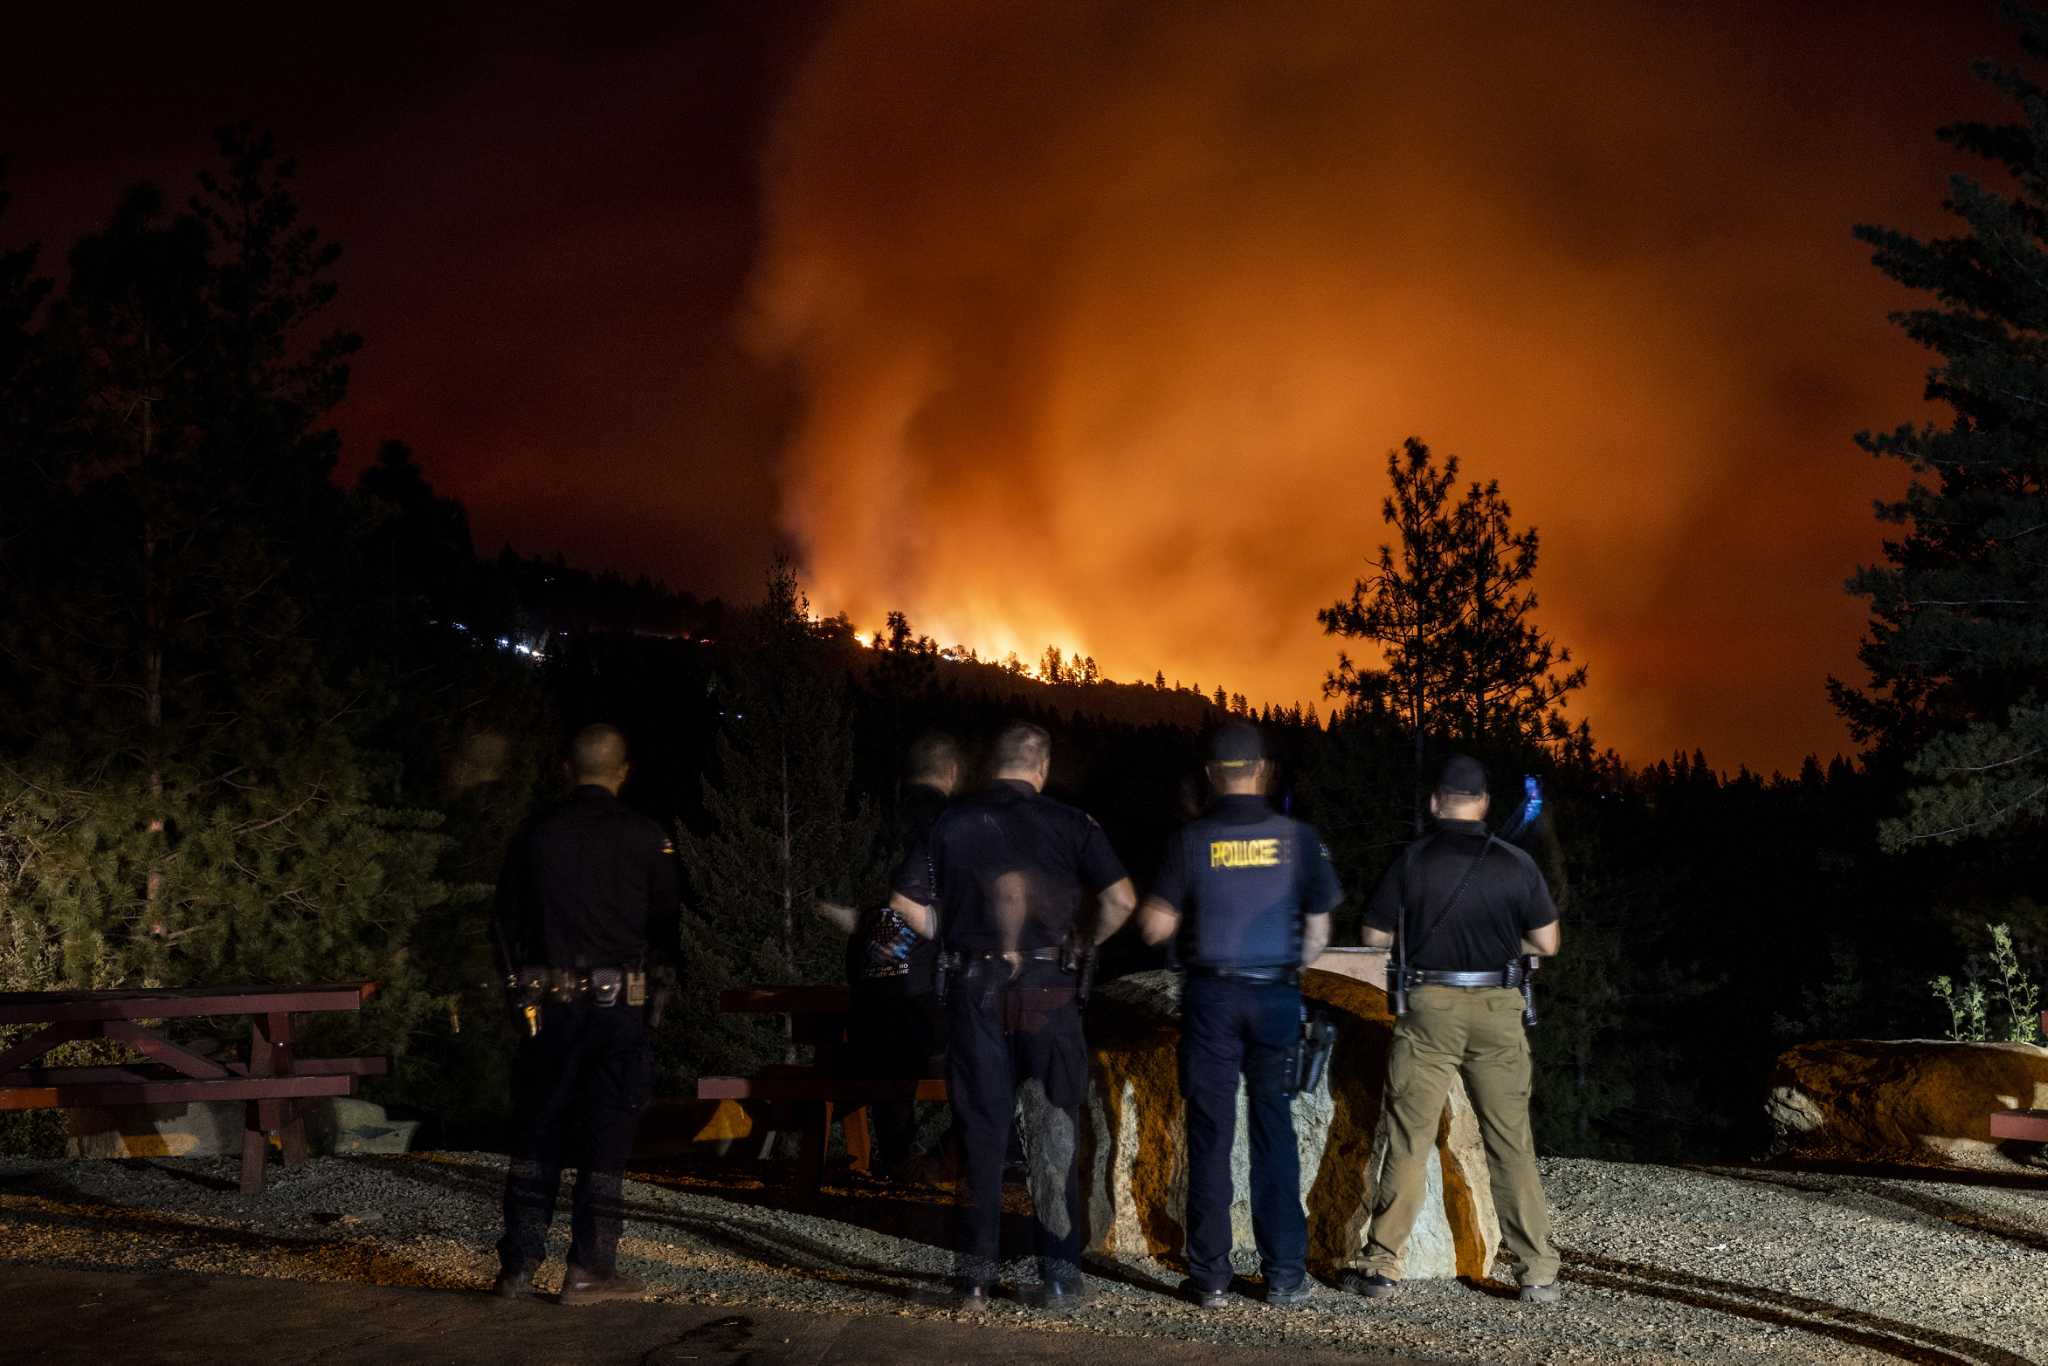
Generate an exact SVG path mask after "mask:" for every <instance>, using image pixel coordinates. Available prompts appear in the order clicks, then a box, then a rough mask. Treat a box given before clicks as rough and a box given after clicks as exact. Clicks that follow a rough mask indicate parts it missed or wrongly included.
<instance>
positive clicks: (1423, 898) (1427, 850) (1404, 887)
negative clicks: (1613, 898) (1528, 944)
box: [1365, 821, 1557, 972]
mask: <svg viewBox="0 0 2048 1366" xmlns="http://www.w3.org/2000/svg"><path fill="white" fill-rule="evenodd" d="M1482 848H1484V849H1485V850H1486V853H1485V856H1484V857H1483V858H1482V857H1480V853H1479V851H1480V850H1481V849H1482ZM1474 859H1478V863H1477V864H1476V865H1475V864H1474V862H1473V861H1474ZM1467 868H1471V869H1472V878H1471V880H1470V881H1469V882H1467V883H1466V884H1465V891H1464V894H1463V895H1461V896H1459V897H1458V902H1457V905H1456V906H1453V907H1450V908H1449V912H1448V914H1446V913H1445V910H1446V905H1447V903H1449V901H1450V899H1451V895H1452V893H1453V891H1454V890H1455V889H1456V888H1457V886H1458V881H1459V879H1460V878H1463V877H1464V876H1465V870H1466V869H1467ZM1404 906H1405V907H1406V908H1407V922H1408V933H1409V936H1410V938H1409V941H1408V966H1409V967H1411V968H1427V969H1430V970H1433V971H1436V972H1487V971H1491V970H1492V969H1495V968H1501V967H1505V966H1506V965H1507V963H1508V961H1509V960H1510V959H1513V958H1516V957H1519V956H1520V955H1521V952H1522V936H1523V935H1524V934H1526V933H1528V932H1529V931H1530V930H1540V929H1542V928H1543V927H1544V926H1545V925H1548V924H1550V923H1551V922H1552V921H1554V920H1556V919H1557V907H1556V905H1555V904H1554V903H1552V901H1551V899H1550V888H1549V886H1548V885H1546V884H1545V883H1544V881H1543V874H1542V873H1541V872H1540V871H1538V869H1537V867H1536V860H1534V859H1532V858H1530V857H1529V856H1528V855H1527V854H1526V853H1524V852H1523V851H1522V850H1520V849H1518V848H1516V847H1515V846H1514V845H1512V844H1509V843H1508V842H1507V841H1505V840H1498V839H1496V840H1493V841H1492V842H1491V843H1490V844H1489V843H1488V841H1487V834H1486V823H1485V822H1484V821H1444V822H1442V823H1441V824H1440V825H1439V826H1438V827H1437V829H1436V830H1435V831H1434V832H1433V833H1431V834H1429V835H1426V836H1424V837H1423V838H1422V839H1421V840H1419V841H1418V842H1416V843H1415V844H1412V845H1410V846H1409V847H1408V848H1407V850H1405V851H1404V852H1403V853H1402V855H1401V857H1400V858H1397V859H1395V860H1394V866H1393V867H1391V868H1389V869H1388V870H1387V873H1386V876H1385V877H1383V878H1381V879H1380V885H1379V886H1378V887H1377V888H1376V889H1374V891H1373V894H1372V901H1371V903H1370V904H1369V905H1367V907H1366V909H1365V923H1366V926H1367V928H1369V929H1375V930H1383V931H1387V932H1389V933H1391V932H1393V931H1394V929H1395V927H1396V926H1397V925H1398V924H1399V923H1400V920H1401V915H1402V908H1403V907H1404ZM1433 921H1434V922H1437V927H1436V928H1435V929H1434V930H1433V931H1429V932H1428V933H1427V935H1426V937H1425V934H1424V932H1425V930H1426V929H1427V927H1428V926H1429V925H1430V924H1431V922H1433Z"/></svg>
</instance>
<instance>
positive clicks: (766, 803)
mask: <svg viewBox="0 0 2048 1366" xmlns="http://www.w3.org/2000/svg"><path fill="white" fill-rule="evenodd" d="M731 643H732V645H733V647H734V648H733V653H732V664H731V668H730V670H729V672H728V676H727V679H726V681H725V685H724V686H723V687H722V688H721V690H720V694H719V710H720V711H721V713H722V715H723V722H722V725H721V728H720V734H719V737H718V743H717V752H716V756H715V758H714V761H713V766H712V768H713V771H712V773H711V774H710V775H708V776H707V777H706V779H705V784H704V820H705V825H706V828H705V829H704V830H703V831H702V832H701V833H695V832H688V831H686V832H684V838H683V840H682V851H683V855H684V867H685V869H686V870H687V872H688V875H689V878H690V881H691V884H692V887H693V889H694V891H695V892H696V902H695V906H694V911H695V914H694V915H693V916H691V917H690V918H689V919H688V921H687V922H686V925H685V934H686V936H687V937H688V939H689V943H688V944H687V945H686V947H687V948H688V949H689V950H690V952H691V953H692V954H693V956H694V961H695V962H696V963H697V964H698V965H699V967H700V968H701V969H704V970H705V972H706V974H707V975H713V974H715V975H717V976H722V977H725V978H726V979H728V980H732V981H740V982H824V981H833V980H836V979H837V978H838V977H839V976H840V973H841V971H842V969H841V964H842V962H843V958H842V954H843V952H844V948H845V939H844V937H843V936H842V935H840V934H838V933H837V932H836V931H835V930H833V929H832V927H831V926H829V925H827V924H825V923H823V922H822V921H820V920H819V919H818V918H817V917H816V916H814V915H813V914H812V912H811V907H812V903H813V901H814V899H816V898H817V897H819V896H830V897H831V898H832V899H834V900H838V901H847V900H857V899H863V898H864V897H872V896H874V895H877V894H878V893H879V890H880V889H879V886H863V885H861V883H862V882H863V881H864V880H872V879H870V878H867V877H866V875H868V874H870V873H871V872H872V871H873V870H872V869H871V868H870V867H869V864H870V861H871V859H872V846H873V843H874V837H875V821H874V818H873V817H872V815H871V814H870V812H869V809H868V804H867V801H866V799H865V798H864V797H858V796H856V794H855V793H854V790H853V777H854V773H853V769H854V764H853V735H852V725H851V717H850V711H849V707H848V702H847V696H846V693H847V689H846V684H845V678H844V674H843V673H842V672H840V671H837V670H834V669H833V668H831V667H830V658H829V656H828V654H827V652H826V649H825V644H826V642H825V641H824V640H823V639H821V638H820V635H819V633H818V629H817V626H816V624H815V623H813V622H812V621H811V612H810V603H809V600H808V599H807V597H806V596H805V594H804V591H803V588H802V585H801V584H799V583H798V581H797V576H796V572H795V570H794V569H793V568H792V567H791V566H790V564H789V563H788V562H787V561H777V563H776V564H775V566H774V568H773V569H772V570H771V571H770V572H769V575H768V581H767V594H766V598H765V600H764V601H763V602H762V603H761V605H760V606H759V607H757V608H756V609H755V610H754V611H753V613H751V615H750V619H749V620H748V621H747V622H746V624H745V626H744V628H743V630H742V632H741V634H740V636H739V638H738V639H737V640H734V641H732V642H731ZM703 994H704V993H700V995H703ZM715 994H716V993H715V992H712V993H708V995H709V996H713V997H715ZM685 1004H686V1006H687V1004H688V1003H685ZM685 1018H686V1019H688V1020H689V1021H690V1023H691V1024H692V1025H693V1026H703V1025H707V1024H710V1023H711V1022H709V1021H704V1020H699V1019H696V1018H695V1017H693V1016H689V1015H687V1013H686V1016H685ZM714 1027H715V1026H714Z"/></svg>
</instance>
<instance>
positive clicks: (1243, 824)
mask: <svg viewBox="0 0 2048 1366" xmlns="http://www.w3.org/2000/svg"><path fill="white" fill-rule="evenodd" d="M1152 895H1153V896H1154V897H1156V898H1158V899H1159V900H1161V901H1163V902H1165V903H1166V904H1167V905H1169V906H1171V907H1173V909H1174V910H1176V911H1178V912H1180V913H1181V925H1180V944H1181V961H1182V962H1184V963H1187V964H1188V965H1189V966H1191V967H1205V968H1274V967H1277V968H1291V967H1295V966H1298V965H1299V964H1300V962H1301V921H1302V917H1303V916H1310V915H1323V914H1326V913H1327V912H1329V911H1330V910H1332V909H1333V908H1334V907H1335V906H1336V905H1337V903H1338V902H1340V901H1342V900H1343V899H1344V890H1343V888H1342V887H1340V886H1339V885H1338V883H1337V872H1336V870H1335V869H1334V868H1332V867H1331V866H1330V858H1329V855H1328V853H1327V852H1326V851H1325V850H1324V849H1323V842H1322V841H1321V840H1320V839H1318V838H1316V832H1315V831H1314V830H1312V829H1310V828H1309V827H1308V826H1306V825H1304V824H1302V823H1301V822H1300V821H1297V820H1293V819H1291V818H1289V817H1287V816H1283V815H1281V814H1280V813H1279V812H1278V811H1275V810H1274V809H1273V807H1272V804H1271V803H1270V802H1268V801H1267V800H1266V799H1265V798H1264V797H1260V796H1255V795H1252V794H1250V793H1234V794H1231V795H1228V796H1223V797H1219V798H1218V799H1217V801H1216V805H1215V806H1214V807H1212V808H1211V809H1210V811H1209V813H1208V814H1207V815H1205V816H1203V817H1202V818H1201V819H1200V820H1197V821H1195V822H1193V823H1191V824H1189V825H1187V826H1184V827H1183V828H1182V829H1181V830H1180V832H1179V833H1178V834H1176V835H1175V836H1174V837H1173V840H1172V841H1171V842H1170V843H1169V844H1168V845H1167V847H1166V857H1165V859H1163V860H1162V861H1161V863H1160V865H1159V881H1158V882H1157V883H1156V884H1154V885H1153V888H1152Z"/></svg>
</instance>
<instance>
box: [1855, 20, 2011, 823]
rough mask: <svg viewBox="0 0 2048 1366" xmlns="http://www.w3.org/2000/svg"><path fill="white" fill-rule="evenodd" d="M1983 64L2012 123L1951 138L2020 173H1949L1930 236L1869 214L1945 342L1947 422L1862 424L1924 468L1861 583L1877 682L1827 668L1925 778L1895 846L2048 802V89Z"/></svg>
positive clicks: (1860, 724) (1859, 717)
mask: <svg viewBox="0 0 2048 1366" xmlns="http://www.w3.org/2000/svg"><path fill="white" fill-rule="evenodd" d="M2013 14H2014V17H2015V18H2016V20H2017V21H2018V23H2019V26H2020V41H2021V44H2022V46H2023V47H2024V48H2025V50H2026V52H2027V53H2028V54H2029V55H2030V56H2033V57H2036V58H2048V16H2043V15H2041V14H2038V13H2033V12H2028V11H2023V10H2017V9H2015V10H2014V11H2013ZM1978 70H1979V74H1980V75H1981V76H1982V77H1983V78H1984V79H1985V80H1986V81H1988V82H1989V83H1991V84H1992V85H1993V86H1995V87H1997V88H1998V89H1999V90H2001V91H2003V92H2004V93H2005V94H2006V95H2008V96H2010V97H2011V98H2012V100H2013V102H2014V104H2015V106H2017V107H2016V109H2015V111H2014V112H2015V114H2016V115H2017V117H2016V118H2015V119H2014V120H2013V121H2011V122H2006V123H1999V124H1983V123H1962V124H1955V125H1952V126H1950V127H1947V128H1944V129H1942V130H1941V132H1940V134H1939V136H1940V137H1941V139H1942V140H1943V141H1945V142H1947V143H1949V144H1951V145H1952V146H1955V147H1959V148H1961V149H1962V150H1964V151H1966V152H1970V153H1973V154H1974V155H1976V156H1978V157H1981V158H1983V159H1984V160H1986V161H1989V162H1990V163H1991V164H1992V165H1993V166H1994V167H1995V168H1997V169H1998V170H2000V171H2003V172H2005V173H2006V174H2007V175H2009V176H2010V177H2011V178H2012V179H2011V182H2010V183H2009V184H2007V185H2004V186H1994V187H1987V186H1985V185H1983V184H1981V183H1979V182H1978V181H1976V180H1972V179H1970V178H1968V177H1965V176H1956V177H1954V178H1953V179H1952V180H1951V181H1950V182H1949V193H1948V198H1947V200H1946V201H1945V207H1946V208H1947V209H1948V210H1949V212H1950V213H1952V214H1954V215H1955V217H1956V218H1957V219H1959V220H1960V224H1961V228H1962V231H1961V232H1960V233H1959V234H1957V235H1955V236H1951V237H1942V238H1936V239H1933V240H1931V241H1922V240H1920V239H1919V238H1915V237H1911V236H1909V235H1907V234H1905V233H1901V232H1897V231H1894V230H1892V229H1889V228H1880V227H1861V228H1858V229H1857V231H1856V235H1857V236H1858V237H1859V238H1860V239H1862V240H1863V241H1865V242H1868V243H1870V244H1871V245H1872V246H1874V247H1875V248H1876V249H1877V250H1876V254H1875V255H1874V256H1873V257H1872V260H1873V262H1874V263H1875V265H1876V266H1877V268H1878V269H1879V270H1881V271H1883V272H1884V273H1885V275H1887V276H1889V277H1890V278H1891V279H1893V280H1895V281H1897V282H1898V283H1900V284H1902V285H1905V286H1907V287H1908V288H1911V289H1915V290H1919V291H1922V292H1924V293H1926V294H1929V295H1931V296H1932V298H1931V299H1930V300H1929V301H1928V303H1927V304H1926V305H1925V306H1924V307H1921V308H1917V309H1912V310H1908V311H1905V312H1900V313H1896V314H1894V315H1892V320H1893V321H1894V322H1895V323H1896V324H1897V325H1898V326H1899V327H1900V328H1901V329H1902V330H1903V331H1904V332H1905V333H1906V335H1907V336H1909V337H1911V338H1912V339H1913V340H1914V341H1916V342H1919V343H1920V344H1921V345H1922V346H1925V347H1926V348H1927V349H1928V350H1930V351H1932V352H1934V353H1935V355H1936V356H1937V357H1938V363H1937V364H1936V365H1935V366H1934V368H1933V369H1932V370H1931V371H1930V372H1929V374H1928V379H1927V390H1926V396H1927V397H1928V398H1930V399H1933V400H1935V401H1937V402H1939V403H1942V404H1944V405H1946V406H1947V407H1948V409H1949V410H1950V414H1951V416H1950V419H1949V420H1948V421H1947V422H1946V423H1945V424H1941V425H1936V424H1933V423H1927V424H1921V425H1907V426H1901V427H1899V428H1897V429H1895V430H1893V431H1890V432H1884V433H1877V434H1873V433H1870V432H1863V433H1860V434H1859V435H1858V436H1857V438H1856V439H1857V444H1859V445H1860V446H1862V447H1863V448H1864V449H1865V450H1867V451H1869V452H1870V453H1871V454H1872V455H1875V456H1878V457H1880V458H1884V459H1891V460H1898V461H1900V462H1902V463H1903V464H1905V466H1906V467H1907V468H1908V469H1909V470H1911V471H1912V476H1913V477H1912V482H1911V484H1910V485H1909V487H1908V488H1907V490H1906V494H1905V496H1904V497H1903V498H1899V499H1896V500H1885V501H1881V502H1879V503H1878V505H1877V517H1878V520H1879V521H1880V522H1881V523H1883V524H1884V525H1885V526H1887V527H1896V528H1898V529H1899V530H1898V531H1897V532H1896V533H1895V536H1896V538H1895V539H1893V538H1887V539H1886V540H1885V542H1884V563H1883V564H1881V565H1867V566H1864V567H1862V568H1860V569H1858V570H1857V572H1856V574H1855V576H1854V577H1852V578H1851V579H1850V580H1849V584H1848V588H1849V591H1850V592H1851V593H1853V594H1856V595H1857V596H1860V597H1865V598H1868V599H1869V600H1870V618H1871V619H1870V626H1869V629H1868V631H1867V632H1866V634H1865V636H1864V640H1863V644H1862V647H1861V649H1860V651H1859V652H1858V653H1859V657H1860V658H1861V660H1862V662H1863V664H1864V666H1865V668H1866V669H1867V670H1868V671H1869V683H1868V685H1867V687H1865V688H1861V689H1858V688H1852V687H1849V686H1847V685H1846V684H1843V683H1842V682H1840V681H1838V680H1832V679H1831V680H1830V681H1829V691H1830V693H1831V695H1832V697H1833V700H1834V703H1835V706H1836V708H1837V709H1838V710H1839V711H1840V712H1841V714H1842V715H1843V717H1844V718H1845V719H1846V720H1847V721H1848V722H1849V725H1850V728H1851V730H1852V732H1853V733H1854V734H1855V736H1856V738H1857V739H1858V740H1859V741H1861V742H1864V743H1866V744H1869V745H1871V746H1873V747H1875V748H1876V749H1877V750H1878V751H1879V752H1880V754H1883V755H1885V756H1886V757H1889V758H1891V759H1893V760H1897V759H1904V760H1905V761H1906V766H1907V769H1908V771H1909V772H1910V773H1911V775H1912V777H1913V778H1914V779H1915V780H1916V785H1915V786H1913V787H1912V788H1911V790H1910V791H1909V792H1908V794H1907V802H1906V807H1907V809H1906V814H1905V815H1904V816H1903V817H1902V818H1899V819H1896V820H1891V821H1887V822H1885V823H1884V825H1883V826H1882V829H1881V834H1882V837H1883V839H1884V841H1885V843H1886V844H1887V845H1888V846H1890V847H1894V848H1896V847H1899V846H1902V845H1905V844H1908V843H1911V842H1914V841H1921V840H1939V841H1944V842H1947V841H1954V840H1958V839H1962V838H1965V837H1967V836H1971V835H1977V834H1983V833H1987V832H1991V831H1996V830H1999V829H2002V828H2006V827H2010V826H2012V825H2013V824H2015V823H2016V822H2021V821H2029V822H2031V821H2038V820H2039V819H2040V818H2041V817H2042V816H2043V815H2044V814H2048V696H2044V694H2043V691H2042V689H2043V685H2044V680H2048V412H2044V403H2048V287H2044V285H2043V281H2044V280H2048V179H2044V176H2048V89H2044V88H2043V87H2042V86H2041V85H2040V84H2038V83H2037V82H2036V81H2035V80H2034V79H2033V78H2032V77H2030V76H2028V75H2026V74H2024V73H2022V72H2020V71H2018V70H2015V69H2006V68H2000V67H1996V66H1993V65H1990V64H1985V65H1981V66H1980V67H1979V68H1978Z"/></svg>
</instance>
